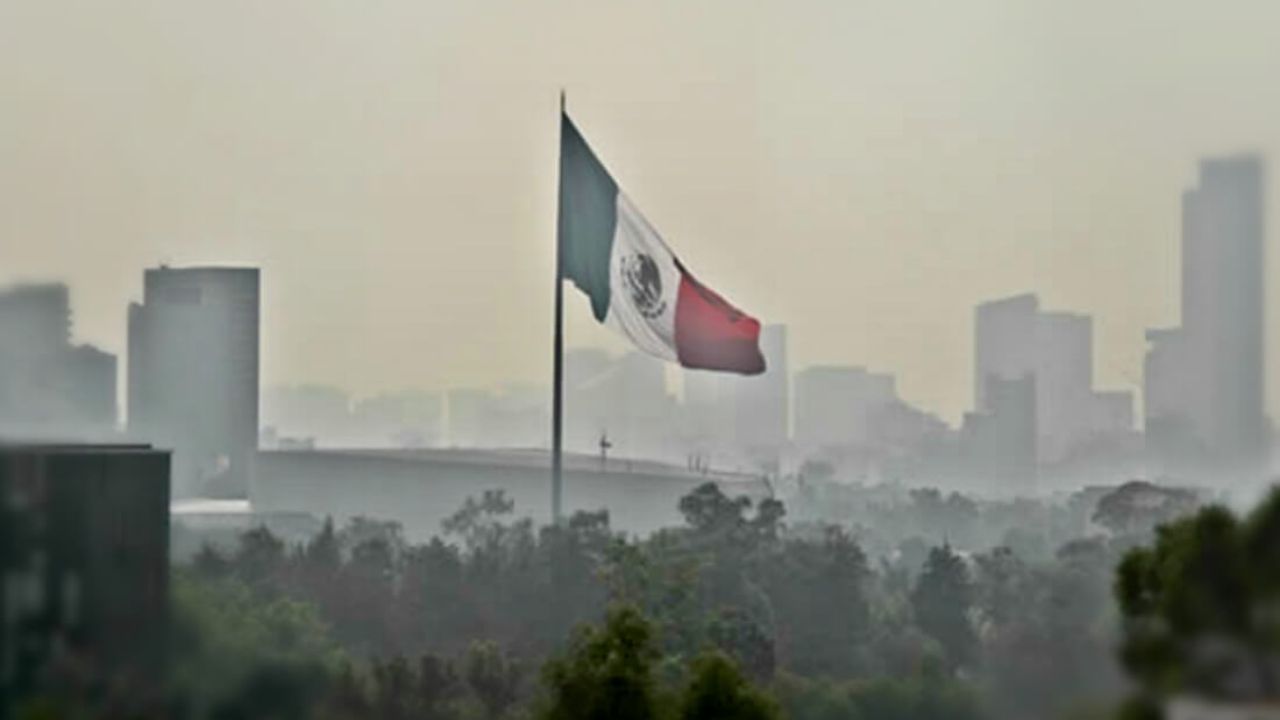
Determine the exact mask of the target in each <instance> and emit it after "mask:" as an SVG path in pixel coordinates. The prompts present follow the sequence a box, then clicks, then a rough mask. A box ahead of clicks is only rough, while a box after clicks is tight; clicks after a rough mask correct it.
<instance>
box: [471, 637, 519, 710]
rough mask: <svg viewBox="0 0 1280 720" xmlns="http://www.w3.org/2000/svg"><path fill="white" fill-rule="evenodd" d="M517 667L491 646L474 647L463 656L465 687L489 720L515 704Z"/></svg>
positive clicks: (517, 686) (483, 643) (484, 643)
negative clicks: (474, 697)
mask: <svg viewBox="0 0 1280 720" xmlns="http://www.w3.org/2000/svg"><path fill="white" fill-rule="evenodd" d="M520 676H521V672H520V664H519V663H517V662H516V661H515V660H513V659H511V658H510V657H508V656H507V655H506V653H504V652H502V649H501V648H499V647H498V646H497V644H495V643H492V642H481V643H475V644H473V645H472V646H471V649H470V650H469V651H468V652H467V660H466V678H467V685H469V686H470V687H471V691H472V692H474V693H475V695H476V698H477V699H478V700H479V701H480V704H481V705H482V706H484V710H485V714H486V716H487V717H488V718H490V720H492V719H493V718H499V717H502V714H503V713H505V712H506V711H507V708H510V707H511V706H512V705H513V704H515V701H516V698H517V697H518V693H519V690H520Z"/></svg>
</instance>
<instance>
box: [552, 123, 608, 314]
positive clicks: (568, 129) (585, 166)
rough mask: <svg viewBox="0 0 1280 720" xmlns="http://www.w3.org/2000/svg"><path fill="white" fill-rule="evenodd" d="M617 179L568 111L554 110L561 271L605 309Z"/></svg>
mask: <svg viewBox="0 0 1280 720" xmlns="http://www.w3.org/2000/svg"><path fill="white" fill-rule="evenodd" d="M617 200H618V184H617V183H615V182H614V181H613V178H611V177H609V172H608V171H607V170H605V169H604V166H603V165H601V164H600V161H599V160H597V159H596V156H595V153H593V152H591V148H590V147H588V146H587V141H586V140H583V139H582V135H581V133H579V132H578V128H576V127H574V126H573V122H572V121H570V120H569V116H568V115H563V114H562V115H561V116H560V217H559V227H558V228H557V234H558V236H559V238H558V244H559V248H560V268H561V277H565V278H568V279H570V280H572V281H573V284H574V285H577V286H578V289H580V290H582V291H583V292H585V293H586V294H587V296H588V297H590V298H591V312H592V313H593V314H594V315H595V316H596V320H599V321H600V322H604V318H605V316H606V315H607V314H608V313H609V255H610V253H612V252H613V233H614V228H615V227H616V226H617V212H618V206H617Z"/></svg>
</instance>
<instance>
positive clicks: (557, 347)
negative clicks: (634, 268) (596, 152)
mask: <svg viewBox="0 0 1280 720" xmlns="http://www.w3.org/2000/svg"><path fill="white" fill-rule="evenodd" d="M560 116H561V117H560V123H561V124H563V123H564V90H563V89H561V90H560ZM563 135H564V133H563V131H562V132H561V142H563V141H564V137H563ZM561 151H562V152H563V149H561ZM557 185H558V183H557ZM562 222H564V218H562V217H560V197H559V190H558V189H557V192H556V310H555V313H556V318H555V339H554V341H553V343H552V344H553V346H554V349H553V353H554V359H553V360H552V368H553V369H552V375H551V520H552V522H553V523H555V524H556V525H559V524H560V521H561V519H562V516H563V506H562V502H563V484H562V477H561V469H562V466H561V444H562V440H563V438H562V435H563V433H562V430H563V423H564V272H563V271H564V267H563V265H562V259H561V258H562V255H561V252H560V234H561V233H560V223H562Z"/></svg>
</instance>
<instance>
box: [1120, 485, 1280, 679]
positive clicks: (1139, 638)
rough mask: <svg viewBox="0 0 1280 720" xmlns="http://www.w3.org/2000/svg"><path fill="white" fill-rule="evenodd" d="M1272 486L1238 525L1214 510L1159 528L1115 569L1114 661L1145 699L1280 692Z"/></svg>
mask: <svg viewBox="0 0 1280 720" xmlns="http://www.w3.org/2000/svg"><path fill="white" fill-rule="evenodd" d="M1278 528H1280V489H1273V490H1272V492H1271V494H1270V496H1269V497H1268V498H1267V499H1266V501H1264V502H1263V503H1262V504H1261V505H1260V506H1259V507H1258V508H1257V509H1256V510H1255V511H1254V512H1253V513H1252V514H1251V515H1250V516H1249V517H1248V518H1246V519H1245V520H1244V521H1243V522H1242V521H1241V520H1239V519H1238V518H1237V517H1236V516H1235V515H1234V514H1233V513H1231V511H1229V510H1227V509H1226V508H1222V507H1207V508H1203V509H1201V510H1200V512H1199V513H1197V514H1196V515H1194V516H1192V517H1188V518H1184V519H1182V520H1179V521H1177V522H1174V523H1172V524H1169V525H1165V526H1162V527H1160V528H1159V529H1158V530H1157V532H1156V539H1155V543H1154V545H1152V546H1150V547H1140V548H1135V549H1133V550H1131V551H1130V552H1129V553H1128V554H1127V555H1126V556H1125V557H1124V560H1123V561H1122V562H1121V563H1120V566H1119V568H1118V569H1117V571H1116V579H1115V594H1116V599H1117V600H1118V602H1119V604H1120V610H1121V613H1122V614H1123V617H1124V626H1123V641H1122V645H1121V660H1122V661H1123V663H1124V665H1125V667H1126V669H1127V670H1128V671H1129V672H1130V674H1131V675H1133V677H1134V678H1135V679H1136V680H1137V681H1138V682H1139V684H1140V686H1141V688H1142V690H1143V692H1144V693H1145V694H1146V695H1147V696H1148V697H1156V698H1164V697H1168V696H1171V695H1174V694H1181V693H1189V694H1194V695H1199V696H1202V697H1206V698H1209V699H1225V700H1259V699H1270V700H1274V699H1275V698H1277V697H1280V682H1278V679H1277V666H1278V665H1280V632H1278V631H1280V618H1278V617H1277V613H1276V612H1275V608H1276V607H1277V602H1278V601H1280V594H1278V593H1277V586H1276V577H1277V573H1278V572H1280V571H1277V569H1276V565H1275V562H1276V558H1277V557H1278V553H1280V545H1278V544H1277V540H1278V539H1280V533H1278V532H1277V529H1278Z"/></svg>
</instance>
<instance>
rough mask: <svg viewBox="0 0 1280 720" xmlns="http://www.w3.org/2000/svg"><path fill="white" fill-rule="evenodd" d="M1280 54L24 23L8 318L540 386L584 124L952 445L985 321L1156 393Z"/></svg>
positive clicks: (822, 25)
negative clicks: (1074, 348) (152, 293)
mask: <svg viewBox="0 0 1280 720" xmlns="http://www.w3.org/2000/svg"><path fill="white" fill-rule="evenodd" d="M730 6H732V7H730ZM1277 21H1280V9H1276V8H1275V7H1273V6H1271V5H1267V4H1258V3H1225V4H1218V3H1215V4H1213V5H1211V6H1210V5H1206V4H1202V3H1161V4H1159V5H1135V6H1127V7H1116V6H1115V5H1114V4H1110V3H1073V4H1071V5H1070V6H1064V5H1061V4H1055V3H1014V2H980V3H966V4H964V5H963V6H961V5H954V4H945V3H927V4H917V3H900V4H894V5H893V6H891V7H890V6H878V7H877V6H870V5H862V4H850V3H835V2H830V3H828V2H811V3H803V4H802V5H800V6H799V7H791V6H788V7H787V8H785V9H784V8H782V7H780V6H779V7H777V8H761V7H755V8H746V7H741V6H740V5H739V4H730V3H720V2H713V3H703V4H699V5H698V6H696V7H689V6H688V5H687V4H681V3H647V4H644V5H643V6H639V5H637V6H632V7H611V8H606V7H603V6H598V5H591V4H585V3H572V2H554V3H538V4H537V5H536V7H535V6H534V5H533V4H526V3H514V2H511V3H494V4H486V5H484V6H483V7H479V6H476V7H470V6H468V7H463V6H461V5H454V6H445V5H428V4H419V3H399V2H394V3H379V4H375V5H373V6H368V7H365V6H358V7H357V6H353V5H349V4H343V3H336V2H325V3H301V2H284V3H272V4H270V5H262V4H259V3H249V2H231V3H218V4H216V5H214V4H211V5H205V6H202V7H194V6H169V5H157V4H153V3H146V2H134V1H132V0H130V1H127V2H121V3H113V4H111V6H110V7H107V6H97V5H93V4H66V3H54V4H49V3H42V2H28V1H27V0H15V1H11V2H8V3H5V4H4V6H3V7H2V8H0V94H2V95H3V96H4V97H5V98H7V99H6V102H5V112H4V113H0V157H3V158H4V162H3V163H0V191H2V192H0V234H3V237H4V239H3V240H2V241H0V281H3V282H12V281H17V280H24V279H25V280H48V279H59V280H65V281H67V282H69V283H70V284H71V286H72V288H73V293H72V301H73V306H74V315H75V326H76V332H77V335H78V336H80V337H82V338H84V339H85V340H87V341H91V342H94V343H95V344H98V345H100V346H102V347H104V348H105V349H107V350H109V351H112V352H117V353H121V354H122V356H123V351H124V315H123V313H122V312H121V308H122V307H123V306H124V305H125V304H126V303H127V302H128V301H129V300H131V299H135V298H137V297H138V296H139V294H140V291H141V287H140V284H139V277H140V276H139V269H140V268H143V267H151V266H155V265H157V264H159V263H161V262H168V263H171V264H174V265H189V264H201V263H209V262H216V263H223V262H236V263H243V264H246V265H254V266H259V267H261V268H262V271H263V275H264V277H265V278H266V279H267V282H266V284H265V286H264V294H263V306H262V307H263V318H262V321H263V328H264V337H263V365H262V371H263V381H264V383H265V384H280V383H295V382H322V383H329V384H335V385H339V386H342V387H344V388H346V389H348V390H350V391H352V392H354V393H357V394H371V393H374V392H377V391H381V390H389V389H395V388H402V387H409V388H425V389H444V388H448V387H454V386H469V385H496V384H500V383H503V382H507V381H523V382H535V383H546V382H547V377H548V374H549V369H550V368H549V361H550V353H549V326H550V319H549V318H550V301H551V293H550V286H551V276H552V268H551V258H552V248H553V242H554V231H555V206H554V198H555V178H556V161H555V153H556V101H557V91H558V90H559V89H560V88H562V87H563V88H565V89H566V90H567V92H568V103H569V108H570V111H571V112H572V113H573V114H574V117H575V118H576V120H577V121H578V122H579V124H580V125H581V126H582V127H583V128H584V132H586V133H588V135H589V137H590V138H591V140H592V142H593V144H594V145H595V147H596V149H597V151H598V152H599V153H600V155H601V157H602V159H603V161H604V162H605V163H606V165H608V166H609V167H610V168H611V170H612V171H613V172H614V173H615V174H616V175H617V176H618V177H619V179H620V181H621V182H623V183H624V184H625V185H626V186H627V187H628V191H629V193H630V194H631V196H632V197H634V198H635V199H636V200H637V202H638V203H639V204H640V205H641V206H642V207H644V208H645V210H646V214H647V216H648V217H649V218H650V220H651V221H652V222H653V223H654V224H655V226H656V227H658V228H659V229H660V230H661V231H662V232H663V233H664V234H665V236H666V237H668V238H669V239H670V240H671V241H672V242H673V243H674V244H676V245H677V246H678V247H679V248H680V251H681V253H682V257H683V258H684V259H685V260H686V261H687V262H688V263H689V264H690V265H691V266H692V267H694V268H698V269H701V272H702V273H703V275H705V278H704V279H706V280H708V281H709V282H712V283H714V284H715V285H716V286H717V287H718V288H720V289H721V290H723V291H724V292H725V293H726V294H727V295H728V296H729V297H730V298H733V299H734V300H736V301H738V302H741V303H743V304H744V305H747V306H749V307H750V308H751V309H752V310H753V312H755V313H757V314H758V315H759V316H760V317H762V318H764V319H766V320H769V321H773V322H785V323H787V324H788V325H789V327H790V349H791V364H792V366H793V367H797V368H798V367H802V366H805V365H809V364H823V363H827V364H830V363H841V364H857V365H866V366H868V367H870V368H872V369H875V370H879V371H885V372H894V373H896V374H897V375H898V378H899V387H900V389H901V392H902V394H903V396H904V397H905V398H906V399H908V400H910V401H912V402H913V403H915V404H918V405H920V406H923V407H925V408H927V409H930V410H933V411H936V412H939V413H941V414H942V415H943V416H944V417H945V418H947V419H948V420H949V421H951V422H958V419H959V415H960V413H961V412H962V411H963V410H964V409H966V408H967V407H969V406H970V404H971V403H972V399H973V398H972V383H971V382H970V377H971V373H972V363H971V357H970V356H971V352H972V347H971V345H972V334H971V333H972V328H971V325H972V314H971V308H972V307H973V306H974V305H975V304H977V303H978V302H981V301H983V300H986V299H990V298H993V297H999V296H1003V295H1010V294H1014V293H1017V292H1023V291H1031V292H1037V293H1039V294H1040V296H1041V298H1042V301H1043V302H1044V304H1045V305H1046V306H1049V307H1053V308H1059V309H1069V310H1073V311H1078V312H1085V313H1090V314H1092V315H1093V316H1094V319H1095V320H1094V321H1095V332H1096V340H1095V357H1096V360H1097V362H1096V372H1097V375H1098V378H1099V382H1100V384H1103V385H1106V386H1108V387H1125V388H1129V389H1134V390H1140V379H1141V361H1142V355H1143V352H1144V349H1145V341H1144V340H1143V330H1144V329H1145V328H1148V327H1161V326H1168V325H1173V324H1176V323H1177V321H1178V309H1177V304H1178V267H1179V260H1178V239H1179V232H1180V230H1179V227H1180V226H1179V209H1178V208H1179V203H1180V197H1181V193H1182V192H1183V191H1184V190H1185V189H1187V188H1188V187H1190V186H1192V185H1193V184H1194V182H1195V172H1196V163H1197V161H1198V160H1199V159H1200V158H1201V157H1204V156H1209V155H1222V154H1230V153H1234V152H1238V151H1245V150H1248V151H1258V152H1262V153H1265V154H1269V155H1271V156H1273V157H1274V156H1276V155H1277V151H1280V130H1277V128H1280V95H1277V94H1276V93H1275V92H1273V83H1274V72H1273V71H1274V68H1275V67H1276V62H1275V60H1276V50H1275V47H1274V42H1273V37H1272V36H1271V33H1270V29H1269V28H1271V27H1273V26H1274V25H1275V24H1276V22H1277ZM606 29H607V30H606ZM499 50H500V52H499ZM1276 188H1277V184H1276V183H1271V184H1270V185H1268V193H1269V194H1268V198H1267V199H1268V210H1270V211H1271V212H1272V213H1273V214H1274V211H1275V209H1276V207H1277V197H1278V196H1277V189H1276ZM1276 255H1277V254H1276V253H1269V254H1268V258H1267V262H1268V268H1269V273H1268V274H1271V275H1274V274H1275V272H1274V271H1275V269H1276V268H1277V264H1276V263H1277V260H1276ZM1272 297H1273V299H1272V300H1271V301H1269V303H1268V308H1269V312H1268V318H1269V319H1268V328H1269V330H1270V332H1268V337H1269V345H1270V350H1271V351H1270V354H1269V357H1271V358H1275V357H1276V353H1277V344H1276V343H1277V338H1280V332H1277V331H1276V329H1277V327H1280V326H1278V325H1277V319H1278V318H1280V312H1277V311H1276V309H1277V306H1276V302H1275V300H1274V293H1272ZM585 310H586V306H585V303H583V302H581V300H580V299H579V298H576V297H571V298H569V302H568V314H567V321H568V337H569V340H570V342H571V343H572V344H574V345H599V346H604V347H611V348H614V349H618V348H620V347H622V346H621V345H620V344H618V343H617V342H616V341H615V340H614V339H613V338H611V337H610V336H609V335H608V333H607V332H605V331H603V330H602V329H599V328H597V327H596V325H595V323H594V322H593V321H592V320H591V318H590V316H589V314H588V313H587V312H585ZM1268 364H1269V365H1274V362H1270V363H1268ZM1277 385H1280V383H1271V387H1270V388H1269V398H1270V400H1271V402H1270V403H1269V407H1270V408H1271V409H1272V410H1273V411H1274V410H1275V409H1276V408H1277V407H1278V406H1280V404H1278V402H1277V400H1278V399H1280V392H1278V389H1277Z"/></svg>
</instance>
